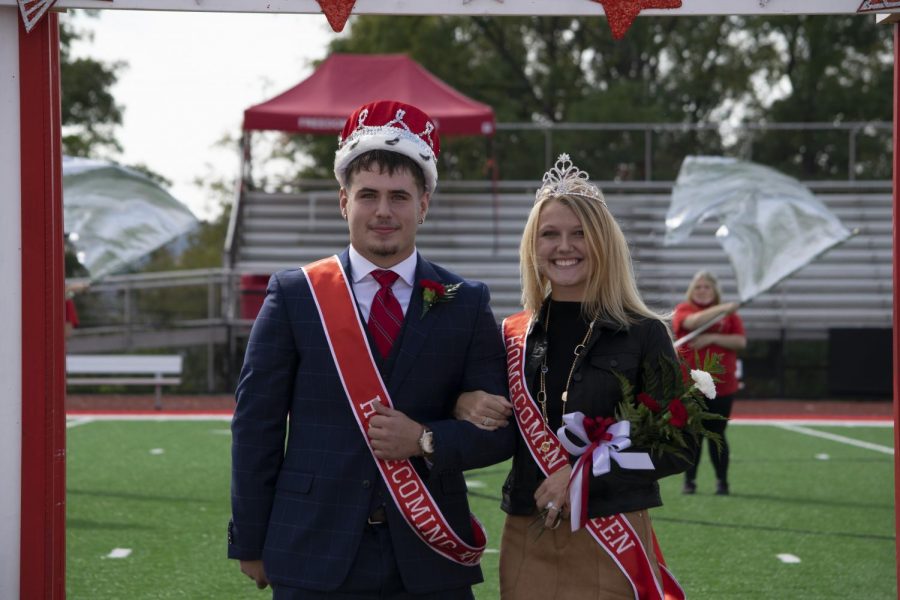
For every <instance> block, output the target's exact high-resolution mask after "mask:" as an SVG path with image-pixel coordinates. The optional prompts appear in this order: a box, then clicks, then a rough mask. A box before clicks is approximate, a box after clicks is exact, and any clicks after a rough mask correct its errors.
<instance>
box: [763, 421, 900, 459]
mask: <svg viewBox="0 0 900 600" xmlns="http://www.w3.org/2000/svg"><path fill="white" fill-rule="evenodd" d="M775 426H776V427H779V428H781V429H786V430H787V431H793V432H794V433H802V434H804V435H811V436H813V437H818V438H822V439H826V440H831V441H832V442H838V443H841V444H847V445H848V446H856V447H857V448H865V449H866V450H874V451H875V452H881V453H883V454H890V455H891V456H893V455H894V449H893V448H891V447H889V446H882V445H881V444H873V443H871V442H863V441H861V440H855V439H853V438H849V437H845V436H843V435H837V434H834V433H828V432H827V431H818V430H816V429H809V428H808V427H803V426H802V425H794V424H793V423H781V424H777V425H775Z"/></svg>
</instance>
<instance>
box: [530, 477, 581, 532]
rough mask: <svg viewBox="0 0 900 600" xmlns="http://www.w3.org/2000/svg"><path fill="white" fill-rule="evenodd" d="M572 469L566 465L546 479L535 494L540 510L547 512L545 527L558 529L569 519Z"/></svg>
mask: <svg viewBox="0 0 900 600" xmlns="http://www.w3.org/2000/svg"><path fill="white" fill-rule="evenodd" d="M571 475H572V467H571V466H570V465H566V466H565V467H563V468H562V469H560V470H559V471H556V472H555V473H553V474H552V475H550V477H548V478H547V479H545V480H544V481H543V483H541V485H540V486H538V489H537V491H536V492H535V493H534V501H535V503H536V504H537V507H538V510H539V511H542V510H546V511H547V515H546V517H545V519H544V527H547V528H549V529H556V528H557V527H558V526H559V523H560V521H562V519H566V518H568V517H569V477H570V476H571Z"/></svg>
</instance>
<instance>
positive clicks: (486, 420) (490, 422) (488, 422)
mask: <svg viewBox="0 0 900 600" xmlns="http://www.w3.org/2000/svg"><path fill="white" fill-rule="evenodd" d="M493 423H494V420H493V419H492V418H490V417H485V418H484V421H482V422H481V424H482V425H484V426H485V427H490V426H491V425H493Z"/></svg>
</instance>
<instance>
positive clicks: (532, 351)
mask: <svg viewBox="0 0 900 600" xmlns="http://www.w3.org/2000/svg"><path fill="white" fill-rule="evenodd" d="M548 304H551V305H550V306H549V309H550V310H552V311H553V314H552V315H551V318H550V329H549V331H547V330H546V329H545V327H544V324H545V323H546V313H547V310H548ZM587 326H588V324H587V322H586V321H585V319H584V318H583V317H582V316H581V305H580V304H579V303H577V302H553V303H546V302H545V303H544V306H543V307H542V308H541V312H540V316H539V320H538V322H536V323H534V325H533V327H532V329H531V331H530V332H529V334H528V336H527V339H526V344H525V378H526V381H528V382H529V392H530V393H531V396H532V397H533V398H535V400H537V391H538V389H539V384H540V379H539V377H540V368H541V364H542V363H543V359H544V355H545V353H547V366H548V367H549V370H548V372H547V376H548V377H547V387H548V397H549V400H548V413H549V417H550V425H551V428H552V429H553V431H554V433H555V432H556V430H557V429H558V428H559V424H560V421H561V414H560V413H561V411H562V401H561V397H560V396H561V394H562V391H563V389H564V388H565V385H566V378H567V377H568V375H569V370H570V369H571V368H572V360H573V359H574V358H575V357H574V355H573V351H574V349H575V346H576V345H578V343H580V342H581V340H582V339H583V338H584V335H585V333H586V332H587ZM660 355H663V356H666V357H668V358H671V359H673V360H674V359H675V357H676V354H675V349H674V348H673V347H672V340H671V338H670V336H669V333H668V331H667V329H666V327H665V325H664V324H663V323H662V322H660V321H659V320H657V319H651V318H646V317H642V316H639V315H633V322H632V323H631V324H630V325H629V326H628V327H623V326H621V325H619V324H618V323H615V322H613V321H611V320H609V319H605V318H600V319H598V320H597V322H596V323H595V325H594V330H593V332H592V334H591V338H590V339H589V340H588V342H587V344H586V347H585V350H584V353H583V356H582V357H581V358H580V359H579V360H578V364H576V365H575V371H574V373H573V375H572V382H571V384H570V385H569V401H568V402H567V404H566V412H570V413H571V412H577V411H580V412H583V413H584V414H585V415H588V416H599V417H615V410H616V407H617V406H618V404H619V402H620V401H621V400H622V391H621V383H620V381H619V379H618V376H617V374H618V375H621V376H623V377H624V378H625V379H627V380H628V381H629V382H630V383H631V385H632V386H633V388H634V393H635V394H637V393H639V392H641V391H642V389H643V388H642V382H643V381H644V380H645V376H644V373H643V371H644V369H645V368H649V369H653V370H654V371H655V370H657V367H656V365H658V364H659V362H658V361H659V356H660ZM628 451H644V450H643V449H641V448H631V449H629V450H628ZM692 452H693V450H692V449H691V450H689V451H687V452H685V455H687V456H689V455H691V453H692ZM652 460H653V463H654V467H655V469H654V470H626V469H622V468H620V467H619V465H618V464H617V463H615V462H613V464H612V470H611V471H610V472H609V473H607V474H605V475H602V476H600V477H591V482H590V489H589V495H588V516H589V517H591V518H593V517H603V516H608V515H611V514H615V513H620V512H631V511H635V510H643V509H646V508H652V507H654V506H660V505H661V504H662V499H661V498H660V496H659V485H658V484H657V479H660V478H661V477H666V476H668V475H673V474H675V473H680V472H683V471H684V470H685V469H687V467H688V466H690V460H687V459H686V458H685V457H683V456H681V455H679V454H670V453H666V454H663V455H660V456H653V457H652ZM570 461H574V458H572V457H570ZM543 480H544V476H543V474H542V473H541V471H540V468H539V467H538V466H537V464H536V463H535V462H534V459H533V458H532V456H531V453H530V451H529V450H528V448H527V446H526V444H525V443H524V441H523V440H521V439H519V440H518V445H517V447H516V453H515V456H514V457H513V464H512V469H511V470H510V472H509V476H508V477H507V479H506V482H505V483H504V485H503V500H502V503H501V508H502V509H503V510H504V511H505V512H507V513H509V514H512V515H531V514H534V512H535V510H536V509H537V507H536V506H535V502H534V493H535V490H536V489H537V488H538V486H539V485H540V483H541V482H542V481H543Z"/></svg>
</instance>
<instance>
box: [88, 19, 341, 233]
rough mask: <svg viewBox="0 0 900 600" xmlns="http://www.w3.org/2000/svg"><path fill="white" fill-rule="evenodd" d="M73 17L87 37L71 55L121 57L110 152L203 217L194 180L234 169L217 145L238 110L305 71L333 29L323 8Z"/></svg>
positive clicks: (234, 127) (205, 206)
mask: <svg viewBox="0 0 900 600" xmlns="http://www.w3.org/2000/svg"><path fill="white" fill-rule="evenodd" d="M77 22H78V23H79V24H80V25H81V26H82V27H83V28H85V29H89V30H91V31H93V32H94V38H93V41H92V42H90V43H83V44H79V45H78V46H76V47H75V48H74V50H75V52H74V54H75V55H76V56H91V57H93V58H96V59H98V60H102V61H106V62H112V61H124V62H127V63H128V66H127V67H126V68H125V69H122V70H121V71H120V75H119V82H118V84H117V85H116V86H115V88H114V89H113V93H114V94H115V97H116V100H117V102H118V103H119V104H120V105H122V106H123V107H124V109H125V114H124V120H123V125H122V126H121V127H120V128H119V129H118V130H117V136H118V139H119V141H120V142H121V144H122V146H123V148H124V152H123V154H122V155H121V156H119V157H117V160H119V161H120V162H123V163H125V164H137V163H143V164H146V165H147V166H148V167H150V168H151V169H153V170H154V171H156V172H158V173H160V174H161V175H163V176H165V177H166V178H168V179H170V180H171V181H172V182H173V186H172V188H171V189H170V191H171V192H172V194H173V195H174V196H175V197H176V198H178V199H179V200H181V201H182V202H184V203H185V204H186V205H187V206H188V207H190V208H191V210H192V211H194V213H195V214H196V215H197V216H199V217H201V218H208V217H209V216H210V215H211V212H210V211H211V209H212V207H211V206H210V203H209V202H208V200H207V198H206V197H205V196H204V194H203V193H202V191H201V190H200V189H199V188H198V187H196V186H195V185H194V184H193V180H194V178H195V177H196V176H202V175H204V174H206V173H208V172H209V171H210V170H211V169H212V170H214V171H215V172H218V173H224V174H227V175H229V176H237V173H238V162H237V153H236V152H232V151H226V150H222V149H217V148H215V147H214V145H215V143H216V142H217V141H218V140H220V139H221V138H222V137H223V136H224V135H226V134H230V135H231V136H232V137H237V136H238V135H239V133H240V126H241V120H242V118H243V111H244V109H245V108H247V107H249V106H251V105H253V104H256V103H258V102H261V101H263V100H265V99H267V98H269V97H271V96H274V95H275V94H277V93H280V92H282V91H284V90H285V89H287V88H289V87H292V86H293V85H294V84H296V83H298V82H299V81H301V80H302V79H304V78H305V77H307V76H308V75H309V74H310V73H311V72H312V67H311V61H313V60H317V59H321V58H323V57H324V56H325V47H326V45H327V43H328V41H329V40H330V39H331V38H332V37H333V35H334V34H333V33H332V32H331V28H330V27H329V26H328V23H327V22H326V20H325V17H324V16H323V15H287V14H273V15H265V14H238V13H234V14H219V13H186V12H178V13H175V12H153V11H124V10H104V11H101V12H100V13H99V18H85V17H78V21H77Z"/></svg>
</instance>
